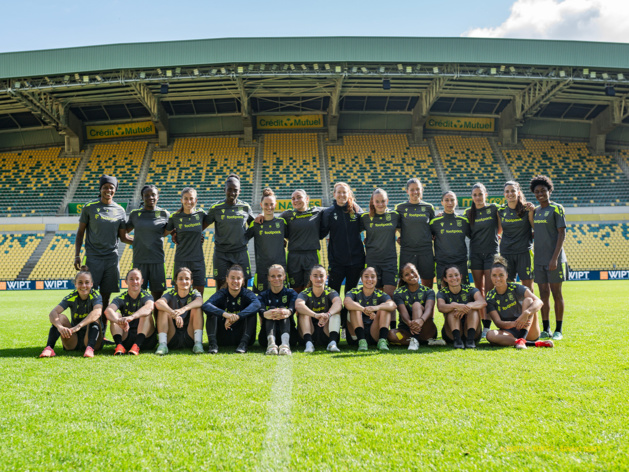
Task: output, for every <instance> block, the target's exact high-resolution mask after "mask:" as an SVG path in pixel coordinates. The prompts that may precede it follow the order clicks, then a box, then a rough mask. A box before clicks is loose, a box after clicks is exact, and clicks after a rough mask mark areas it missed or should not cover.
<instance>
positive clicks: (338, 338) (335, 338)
mask: <svg viewBox="0 0 629 472" xmlns="http://www.w3.org/2000/svg"><path fill="white" fill-rule="evenodd" d="M330 341H334V342H335V343H336V344H338V343H339V342H340V341H341V335H340V334H339V332H338V331H330Z"/></svg>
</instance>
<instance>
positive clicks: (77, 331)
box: [39, 266, 104, 357]
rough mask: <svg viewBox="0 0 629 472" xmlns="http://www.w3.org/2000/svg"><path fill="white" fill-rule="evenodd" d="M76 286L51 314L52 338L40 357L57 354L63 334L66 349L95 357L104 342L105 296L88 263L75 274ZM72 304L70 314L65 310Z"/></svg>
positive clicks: (50, 336) (49, 335)
mask: <svg viewBox="0 0 629 472" xmlns="http://www.w3.org/2000/svg"><path fill="white" fill-rule="evenodd" d="M74 286H75V287H76V289H75V290H73V291H72V292H71V293H70V294H69V295H67V296H65V297H64V298H63V300H61V302H59V305H57V306H56V307H55V308H54V309H53V310H52V311H51V312H50V315H48V317H49V318H50V322H51V323H52V326H51V327H50V330H49V331H48V342H47V343H46V347H45V348H44V350H43V351H42V353H41V354H40V355H39V357H55V355H56V354H55V350H54V349H55V344H56V343H57V340H58V339H59V337H61V342H62V343H63V349H64V350H66V351H82V350H83V349H85V352H84V353H83V357H94V350H99V349H101V348H102V346H103V333H104V329H103V327H102V325H101V323H100V319H101V314H102V312H103V299H102V298H101V296H100V294H99V293H98V292H97V291H96V290H95V289H94V283H93V282H92V274H90V271H89V269H88V268H87V267H86V266H82V267H80V268H79V272H78V273H77V274H76V277H75V278H74ZM66 308H70V317H71V320H69V319H68V317H67V316H65V315H63V314H62V313H63V312H64V310H65V309H66Z"/></svg>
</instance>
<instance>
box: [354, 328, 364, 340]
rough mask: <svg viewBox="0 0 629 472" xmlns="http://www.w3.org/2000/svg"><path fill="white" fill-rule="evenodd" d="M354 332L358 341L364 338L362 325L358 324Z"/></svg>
mask: <svg viewBox="0 0 629 472" xmlns="http://www.w3.org/2000/svg"><path fill="white" fill-rule="evenodd" d="M354 334H355V335H356V337H357V338H358V340H359V341H360V340H361V339H365V328H363V327H362V326H359V327H358V328H356V329H355V330H354Z"/></svg>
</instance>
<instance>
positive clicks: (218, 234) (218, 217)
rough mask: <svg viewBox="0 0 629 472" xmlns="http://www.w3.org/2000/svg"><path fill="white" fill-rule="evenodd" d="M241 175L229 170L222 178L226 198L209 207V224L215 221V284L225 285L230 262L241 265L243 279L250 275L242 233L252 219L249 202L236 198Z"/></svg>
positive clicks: (247, 255) (245, 243) (238, 193)
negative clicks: (223, 178) (229, 172)
mask: <svg viewBox="0 0 629 472" xmlns="http://www.w3.org/2000/svg"><path fill="white" fill-rule="evenodd" d="M239 195H240V178H239V177H238V176H237V175H236V174H230V175H229V177H227V180H226V181H225V200H223V201H222V202H218V203H215V204H214V205H212V206H211V207H210V209H209V210H208V217H209V219H208V221H209V224H212V223H214V256H213V258H214V259H213V260H214V274H213V275H214V280H215V281H216V286H217V287H222V286H223V285H225V278H226V277H227V271H228V270H229V268H230V267H231V266H233V265H239V266H240V267H242V268H243V270H244V274H245V285H246V282H247V281H248V280H249V279H250V278H251V262H250V260H249V252H248V251H247V237H246V236H245V233H246V232H247V228H249V224H250V223H251V222H252V221H253V213H252V212H251V206H249V204H248V203H245V202H243V201H242V200H239V199H238V196H239Z"/></svg>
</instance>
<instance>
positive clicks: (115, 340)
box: [114, 334, 122, 344]
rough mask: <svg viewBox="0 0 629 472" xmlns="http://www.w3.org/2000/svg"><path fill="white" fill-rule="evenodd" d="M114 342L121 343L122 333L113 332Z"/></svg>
mask: <svg viewBox="0 0 629 472" xmlns="http://www.w3.org/2000/svg"><path fill="white" fill-rule="evenodd" d="M114 342H115V343H116V344H122V334H114Z"/></svg>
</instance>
